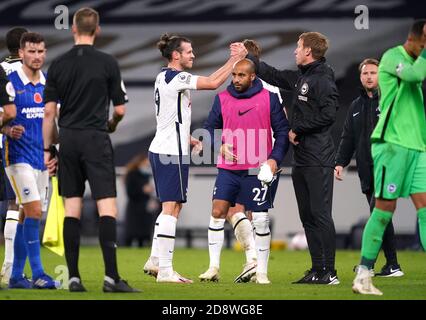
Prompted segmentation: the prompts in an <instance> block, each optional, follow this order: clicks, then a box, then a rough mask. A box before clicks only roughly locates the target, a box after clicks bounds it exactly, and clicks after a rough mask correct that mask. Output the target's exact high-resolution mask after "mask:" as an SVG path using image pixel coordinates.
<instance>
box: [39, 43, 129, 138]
mask: <svg viewBox="0 0 426 320" xmlns="http://www.w3.org/2000/svg"><path fill="white" fill-rule="evenodd" d="M110 100H112V103H113V105H114V106H117V105H122V104H124V103H125V102H127V101H128V100H127V95H126V92H125V87H124V84H123V82H122V80H121V75H120V69H119V67H118V63H117V61H116V60H115V59H114V58H113V57H112V56H111V55H109V54H106V53H104V52H101V51H99V50H97V49H95V48H94V47H93V46H91V45H75V46H74V47H73V48H72V49H71V50H70V51H68V52H66V53H65V54H63V55H62V56H60V57H58V58H57V59H55V60H54V61H53V62H52V64H51V65H50V67H49V70H48V73H47V82H46V87H45V89H44V103H47V102H52V101H54V102H59V103H60V104H61V111H60V113H59V122H58V124H59V127H60V128H68V129H96V130H104V131H105V130H107V121H108V118H109V105H110Z"/></svg>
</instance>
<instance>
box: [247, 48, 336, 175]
mask: <svg viewBox="0 0 426 320" xmlns="http://www.w3.org/2000/svg"><path fill="white" fill-rule="evenodd" d="M248 58H249V59H251V60H252V61H253V62H254V63H255V64H256V73H257V74H258V76H259V77H260V78H261V79H263V80H264V81H266V82H268V83H270V84H271V85H274V86H277V87H280V88H282V89H284V90H291V92H292V95H293V99H292V105H291V112H290V113H291V115H290V117H289V118H290V127H291V129H292V130H293V132H294V133H296V135H297V138H296V140H297V141H299V144H298V145H297V146H294V147H293V148H294V165H295V166H300V167H307V166H309V167H318V166H319V167H334V160H335V150H334V143H333V139H332V136H331V126H332V125H333V123H334V121H335V119H336V112H337V108H338V97H339V94H338V91H337V87H336V84H335V80H334V72H333V70H332V69H331V67H330V66H329V65H328V64H326V61H325V58H321V59H319V60H316V61H314V62H312V63H310V64H307V65H304V66H299V70H298V71H292V70H277V69H275V68H273V67H271V66H269V65H267V64H266V63H264V62H260V61H258V60H257V59H256V58H254V57H253V56H251V55H248Z"/></svg>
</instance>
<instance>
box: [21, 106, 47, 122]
mask: <svg viewBox="0 0 426 320" xmlns="http://www.w3.org/2000/svg"><path fill="white" fill-rule="evenodd" d="M21 114H23V115H25V117H26V118H27V119H36V118H41V119H43V118H44V108H41V107H35V108H22V111H21Z"/></svg>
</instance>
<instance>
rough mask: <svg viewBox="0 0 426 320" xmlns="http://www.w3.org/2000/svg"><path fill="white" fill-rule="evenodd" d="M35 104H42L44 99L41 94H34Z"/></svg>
mask: <svg viewBox="0 0 426 320" xmlns="http://www.w3.org/2000/svg"><path fill="white" fill-rule="evenodd" d="M34 102H35V103H42V102H43V98H42V96H41V94H40V93H39V92H36V93H34Z"/></svg>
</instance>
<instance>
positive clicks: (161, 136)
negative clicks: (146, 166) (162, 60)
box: [149, 68, 198, 155]
mask: <svg viewBox="0 0 426 320" xmlns="http://www.w3.org/2000/svg"><path fill="white" fill-rule="evenodd" d="M197 79H198V76H194V75H192V74H190V73H188V72H184V71H177V70H173V69H170V68H164V69H163V70H162V71H161V72H160V73H159V74H158V75H157V79H156V80H155V88H154V99H155V108H156V110H155V114H156V119H157V131H156V132H155V137H154V139H153V140H152V142H151V146H150V147H149V151H151V152H153V153H158V154H170V155H188V154H189V142H190V140H189V139H190V128H191V96H190V91H189V90H191V89H192V90H195V89H197Z"/></svg>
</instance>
